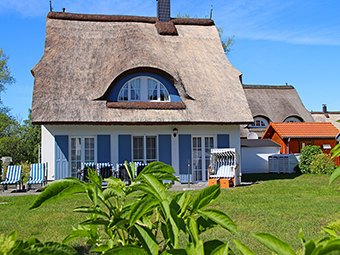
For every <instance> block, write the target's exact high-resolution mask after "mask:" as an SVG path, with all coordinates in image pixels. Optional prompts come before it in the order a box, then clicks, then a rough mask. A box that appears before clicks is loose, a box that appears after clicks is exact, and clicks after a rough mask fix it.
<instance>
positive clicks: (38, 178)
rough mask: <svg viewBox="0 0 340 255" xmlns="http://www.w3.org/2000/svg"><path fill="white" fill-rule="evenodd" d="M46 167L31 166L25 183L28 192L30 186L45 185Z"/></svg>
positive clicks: (43, 165) (42, 164)
mask: <svg viewBox="0 0 340 255" xmlns="http://www.w3.org/2000/svg"><path fill="white" fill-rule="evenodd" d="M46 181H47V180H46V167H45V163H40V164H31V173H30V177H29V180H28V182H27V185H28V190H30V189H31V187H32V184H41V186H43V184H46Z"/></svg>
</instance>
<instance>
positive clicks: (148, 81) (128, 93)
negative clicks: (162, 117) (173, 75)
mask: <svg viewBox="0 0 340 255" xmlns="http://www.w3.org/2000/svg"><path fill="white" fill-rule="evenodd" d="M118 101H170V96H169V92H168V90H167V89H166V88H165V86H164V85H163V84H162V83H161V82H160V81H158V80H156V79H154V78H151V77H147V76H140V77H137V78H133V79H131V80H129V81H128V82H126V83H125V84H124V86H123V87H122V88H121V90H120V92H119V95H118Z"/></svg>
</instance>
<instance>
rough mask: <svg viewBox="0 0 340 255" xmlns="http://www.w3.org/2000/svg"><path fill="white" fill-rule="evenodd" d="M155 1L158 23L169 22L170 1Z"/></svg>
mask: <svg viewBox="0 0 340 255" xmlns="http://www.w3.org/2000/svg"><path fill="white" fill-rule="evenodd" d="M156 1H157V18H158V19H159V21H160V22H169V21H170V0H156Z"/></svg>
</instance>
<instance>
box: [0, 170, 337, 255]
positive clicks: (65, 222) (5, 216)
mask: <svg viewBox="0 0 340 255" xmlns="http://www.w3.org/2000/svg"><path fill="white" fill-rule="evenodd" d="M294 177H295V178H294ZM247 178H248V179H249V180H253V181H254V180H256V181H257V183H256V184H253V185H251V186H244V187H238V188H231V189H228V190H222V192H221V196H220V197H219V199H218V200H217V201H216V202H215V203H214V204H213V207H215V208H217V209H219V210H222V211H224V212H225V213H227V214H228V215H229V217H230V218H231V219H233V220H234V222H235V223H236V224H237V226H238V229H239V233H240V236H232V235H231V234H229V233H228V232H226V231H225V230H223V229H220V228H218V229H217V228H216V229H212V230H209V231H208V232H207V233H205V234H204V235H203V236H202V238H203V239H204V240H208V239H214V238H217V239H223V240H224V241H227V240H232V239H234V238H237V239H238V240H240V241H241V242H243V243H244V244H246V245H248V246H249V247H251V248H252V249H253V250H254V251H255V252H256V254H271V252H269V251H268V250H265V248H264V247H263V246H261V245H260V244H258V243H257V242H256V241H255V240H254V239H253V238H252V234H254V233H258V232H269V233H272V234H274V235H275V236H277V237H279V238H281V239H283V240H284V241H286V242H288V243H290V244H291V245H292V246H293V248H294V249H298V248H299V247H300V240H299V239H298V236H297V235H298V232H299V229H300V228H302V229H303V232H304V233H305V237H306V238H307V239H310V238H317V237H320V236H322V232H321V227H322V226H326V225H327V224H328V223H330V222H332V221H335V220H337V219H340V203H339V201H340V192H339V191H340V190H339V183H335V184H333V185H332V186H328V179H329V176H326V175H301V176H297V175H296V176H291V175H286V177H285V176H284V175H276V176H275V175H274V176H272V179H273V178H274V180H267V179H269V178H267V177H266V176H263V175H258V177H256V176H244V179H247ZM284 178H287V179H284ZM188 192H192V193H193V195H195V194H197V191H188ZM35 197H36V196H20V197H0V212H1V213H0V216H1V217H0V233H8V232H10V231H12V230H14V229H16V230H17V231H18V233H19V237H20V238H23V239H25V240H26V239H28V237H29V236H31V235H34V236H35V237H37V238H38V239H39V240H41V241H50V240H53V241H61V240H62V239H63V238H64V237H65V236H66V235H67V234H68V233H69V232H70V231H71V226H72V225H76V224H77V223H78V222H80V221H82V220H83V219H85V216H84V215H82V214H77V213H73V212H72V209H73V208H74V207H77V206H81V205H84V204H87V203H88V201H87V198H86V196H85V195H74V196H72V197H70V198H68V199H64V200H62V201H58V202H55V203H53V204H50V205H47V206H43V207H41V208H38V209H34V210H31V211H28V208H29V206H30V205H31V204H32V202H33V201H34V199H35ZM71 244H72V245H74V246H81V245H84V241H83V240H77V241H74V242H73V243H71Z"/></svg>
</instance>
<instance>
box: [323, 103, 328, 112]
mask: <svg viewBox="0 0 340 255" xmlns="http://www.w3.org/2000/svg"><path fill="white" fill-rule="evenodd" d="M322 112H323V113H327V105H326V104H323V105H322Z"/></svg>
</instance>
